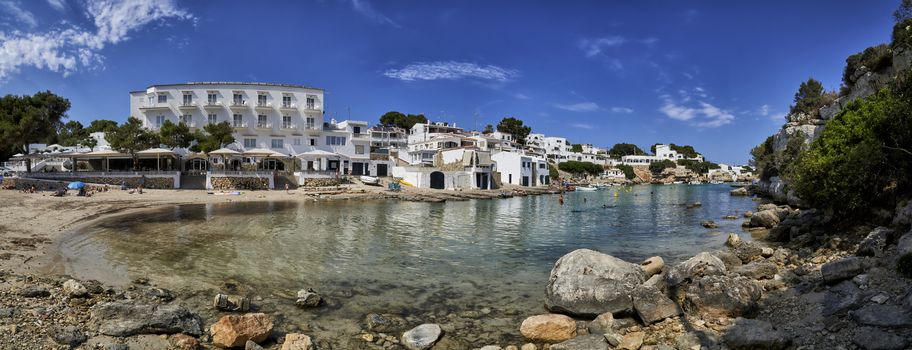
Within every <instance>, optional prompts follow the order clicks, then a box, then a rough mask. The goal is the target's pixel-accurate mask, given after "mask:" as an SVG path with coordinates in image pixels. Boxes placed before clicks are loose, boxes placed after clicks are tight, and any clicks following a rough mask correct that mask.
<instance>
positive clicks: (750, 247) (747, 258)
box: [731, 242, 763, 263]
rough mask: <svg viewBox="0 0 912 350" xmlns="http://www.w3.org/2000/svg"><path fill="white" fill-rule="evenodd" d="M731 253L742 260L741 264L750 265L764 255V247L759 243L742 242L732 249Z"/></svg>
mask: <svg viewBox="0 0 912 350" xmlns="http://www.w3.org/2000/svg"><path fill="white" fill-rule="evenodd" d="M731 252H732V253H733V254H735V256H737V257H738V259H741V262H743V263H749V262H751V261H753V260H754V259H756V258H757V257H760V256H762V255H763V246H762V245H760V244H759V243H757V242H742V243H741V244H739V245H738V246H737V247H734V248H731Z"/></svg>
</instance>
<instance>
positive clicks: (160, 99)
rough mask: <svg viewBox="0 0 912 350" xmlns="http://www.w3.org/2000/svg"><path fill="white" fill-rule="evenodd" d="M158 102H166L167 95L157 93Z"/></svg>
mask: <svg viewBox="0 0 912 350" xmlns="http://www.w3.org/2000/svg"><path fill="white" fill-rule="evenodd" d="M158 103H168V95H167V94H158Z"/></svg>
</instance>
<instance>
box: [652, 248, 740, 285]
mask: <svg viewBox="0 0 912 350" xmlns="http://www.w3.org/2000/svg"><path fill="white" fill-rule="evenodd" d="M725 272H726V269H725V263H723V262H722V260H721V259H719V258H718V257H716V256H714V255H712V254H710V253H707V252H702V253H700V254H697V255H696V256H694V257H692V258H690V259H687V260H686V261H684V262H682V263H680V264H678V265H677V266H675V267H674V268H673V269H671V270H670V271H668V276H666V280H667V282H668V285H670V286H676V285H678V284H681V283H683V282H685V281H687V280H693V279H697V278H700V277H703V276H712V275H724V274H725Z"/></svg>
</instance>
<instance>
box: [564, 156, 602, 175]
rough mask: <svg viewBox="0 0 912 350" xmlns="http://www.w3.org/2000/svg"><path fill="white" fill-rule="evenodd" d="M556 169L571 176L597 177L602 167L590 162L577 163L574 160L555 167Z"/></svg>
mask: <svg viewBox="0 0 912 350" xmlns="http://www.w3.org/2000/svg"><path fill="white" fill-rule="evenodd" d="M557 167H558V169H560V170H563V171H566V172H568V173H572V174H576V175H579V174H583V173H588V174H591V175H598V174H601V173H602V170H603V168H602V166H601V165H598V164H595V163H592V162H577V161H574V160H570V161H566V162H563V163H560V164H558V165H557Z"/></svg>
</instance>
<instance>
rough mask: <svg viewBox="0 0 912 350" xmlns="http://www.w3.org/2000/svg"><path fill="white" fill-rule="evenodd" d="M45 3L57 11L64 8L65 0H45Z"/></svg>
mask: <svg viewBox="0 0 912 350" xmlns="http://www.w3.org/2000/svg"><path fill="white" fill-rule="evenodd" d="M47 3H48V5H51V7H53V8H54V9H55V10H57V11H63V10H65V9H66V1H65V0H47Z"/></svg>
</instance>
